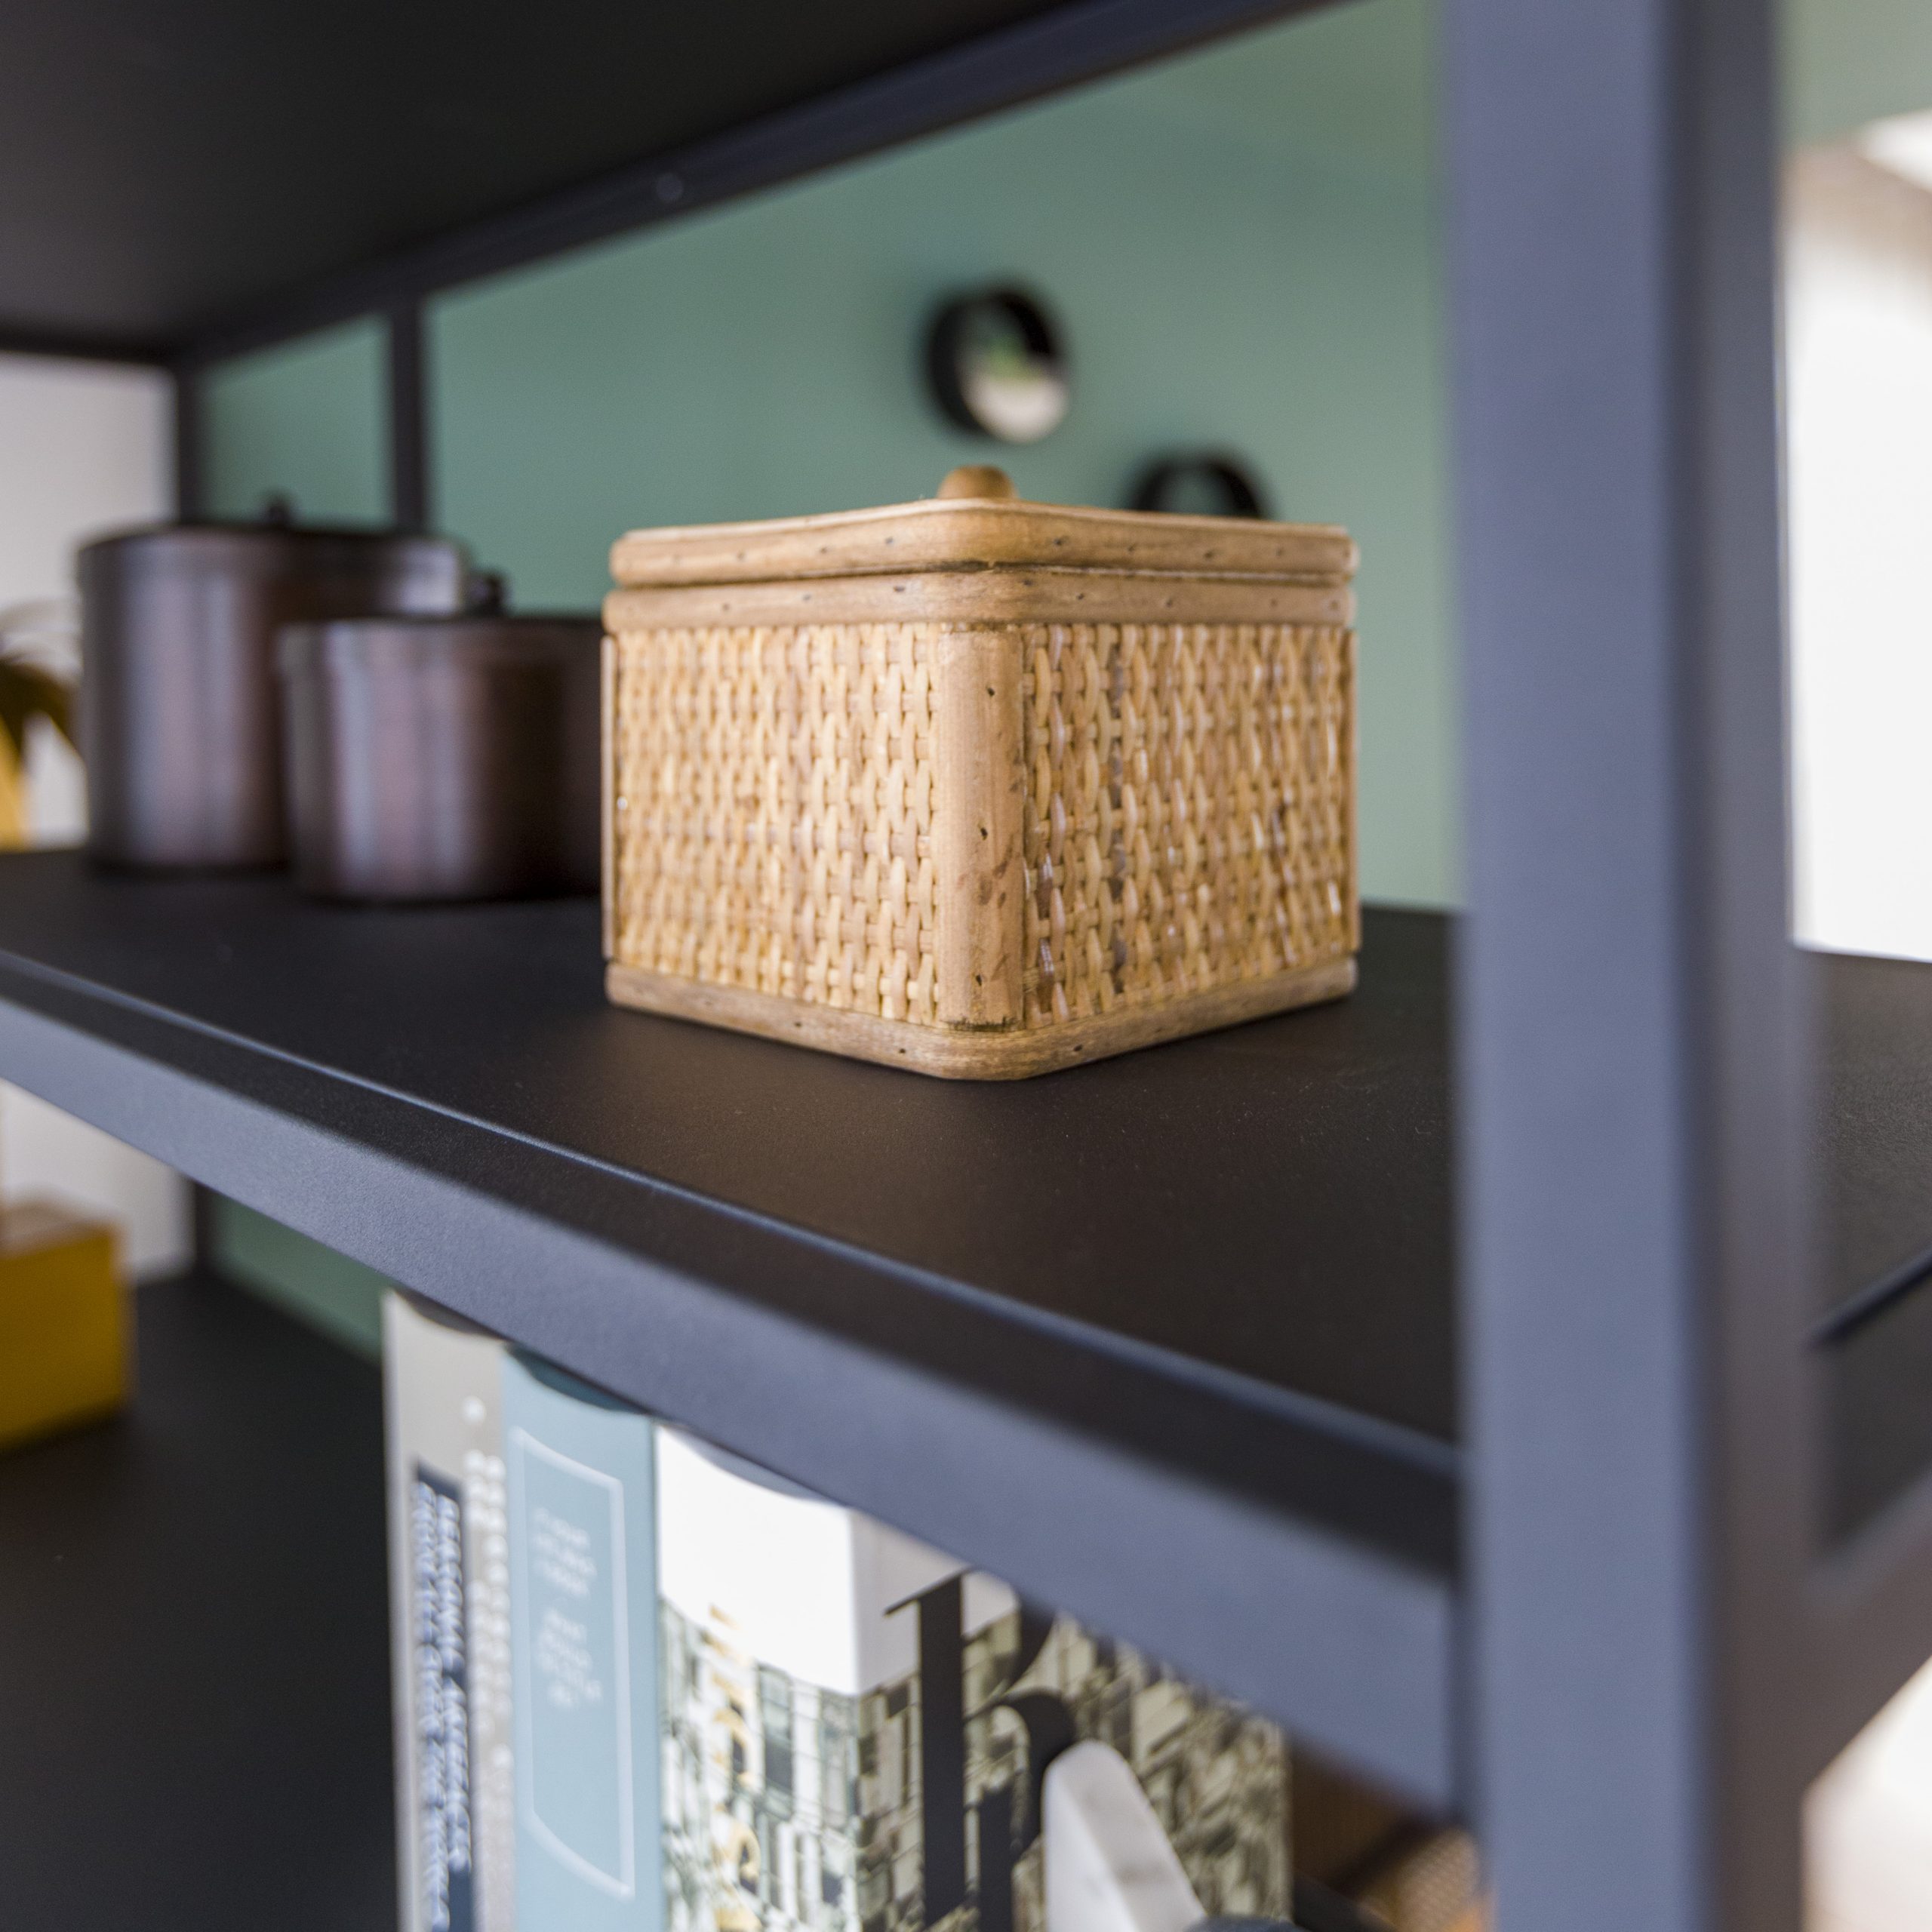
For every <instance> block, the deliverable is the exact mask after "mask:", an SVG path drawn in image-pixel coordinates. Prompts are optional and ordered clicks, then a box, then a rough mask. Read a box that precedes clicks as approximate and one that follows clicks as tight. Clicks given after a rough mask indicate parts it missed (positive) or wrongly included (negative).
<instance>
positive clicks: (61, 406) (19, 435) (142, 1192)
mask: <svg viewBox="0 0 1932 1932" xmlns="http://www.w3.org/2000/svg"><path fill="white" fill-rule="evenodd" d="M171 466H172V454H171V421H170V405H169V397H168V384H167V383H166V381H165V379H164V378H163V377H161V376H160V375H158V374H155V372H153V371H149V370H134V369H124V368H112V367H109V366H105V365H95V364H90V363H83V362H66V361H51V360H48V359H46V358H41V357H30V356H17V355H0V609H10V608H14V607H15V606H17V605H24V604H33V605H39V606H43V607H44V608H43V609H42V610H41V611H39V612H38V614H37V616H36V620H35V623H34V625H33V633H34V638H35V641H36V642H37V643H38V644H39V645H41V646H42V648H44V649H45V652H46V654H47V655H48V657H50V658H51V659H54V660H57V661H62V660H64V662H63V668H64V669H66V670H67V671H68V672H69V673H70V674H71V672H72V670H73V669H74V668H75V659H74V656H73V651H74V645H73V640H72V594H73V581H72V580H73V562H72V559H73V551H74V546H75V543H77V542H78V541H79V540H82V538H84V537H88V536H90V535H92V534H94V533H96V532H97V531H100V530H103V529H106V528H112V527H113V526H114V525H120V524H130V523H140V522H146V521H150V520H152V519H153V518H156V517H158V516H164V515H167V514H168V511H169V508H170V503H171V492H172V482H171V474H170V472H171ZM28 776H29V786H30V787H31V789H32V798H31V800H30V804H31V809H32V826H33V829H34V832H35V836H36V838H37V839H38V840H40V841H42V842H50V843H69V842H71V841H72V840H74V839H75V838H78V836H79V835H80V834H81V832H82V830H83V829H85V802H84V799H83V797H82V789H81V781H80V771H79V767H78V762H77V761H75V759H74V758H73V756H72V753H71V752H68V751H67V749H66V747H65V746H63V745H61V744H60V742H59V740H57V739H56V738H55V737H54V735H53V734H51V732H44V733H42V734H39V736H38V738H37V739H36V741H35V743H33V744H32V746H30V748H29V765H28ZM29 1194H57V1195H61V1196H63V1197H64V1198H66V1199H68V1200H70V1201H75V1202H78V1204H81V1205H82V1206H84V1207H90V1208H92V1209H94V1210H95V1211H97V1212H100V1213H103V1214H107V1215H109V1217H112V1219H114V1220H117V1221H118V1222H119V1223H121V1225H122V1228H123V1229H124V1230H125V1236H126V1241H127V1249H128V1257H129V1260H130V1263H131V1266H133V1267H134V1269H135V1271H136V1272H137V1273H142V1274H152V1273H158V1272H166V1271H167V1270H168V1269H172V1268H176V1267H179V1266H180V1265H181V1264H182V1263H183V1262H184V1261H185V1260H186V1258H187V1256H188V1254H189V1246H190V1240H189V1215H188V1199H187V1189H186V1187H185V1186H184V1185H183V1183H182V1181H181V1180H180V1177H178V1176H177V1175H175V1174H171V1172H170V1171H168V1169H167V1168H164V1167H162V1166H161V1165H160V1164H158V1162H156V1161H151V1160H149V1159H148V1158H146V1156H145V1155H140V1154H137V1153H136V1152H134V1150H133V1149H131V1148H129V1147H124V1146H122V1145H121V1144H120V1143H119V1142H118V1141H115V1140H110V1139H109V1137H107V1136H106V1134H100V1133H97V1132H96V1131H95V1130H94V1129H93V1128H90V1127H86V1126H84V1125H83V1124H82V1123H81V1122H80V1121H77V1120H74V1119H72V1118H70V1117H69V1115H65V1114H62V1113H58V1112H56V1111H55V1110H54V1109H53V1108H51V1107H50V1106H47V1105H45V1103H43V1102H42V1101H39V1100H34V1099H32V1097H29V1096H28V1095H26V1094H22V1093H20V1092H19V1091H17V1090H16V1089H14V1088H6V1087H0V1198H20V1197H22V1196H23V1195H29Z"/></svg>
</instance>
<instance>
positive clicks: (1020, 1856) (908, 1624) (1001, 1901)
mask: <svg viewBox="0 0 1932 1932" xmlns="http://www.w3.org/2000/svg"><path fill="white" fill-rule="evenodd" d="M657 1508H658V1580H659V1593H660V1619H661V1643H662V1666H661V1667H662V1672H663V1678H662V1688H661V1694H662V1697H663V1713H662V1726H663V1750H664V1759H663V1814H664V1816H663V1860H664V1884H665V1925H664V1932H808V1928H809V1932H920V1929H921V1928H930V1932H938V1929H939V1928H942V1927H943V1928H944V1932H1045V1917H1046V1915H1045V1901H1044V1882H1043V1872H1042V1863H1043V1861H1042V1857H1041V1829H1042V1817H1041V1814H1042V1809H1043V1807H1042V1803H1041V1783H1042V1780H1043V1778H1044V1774H1045V1771H1046V1769H1047V1767H1048V1765H1049V1764H1051V1763H1052V1761H1054V1759H1055V1758H1057V1756H1059V1755H1060V1754H1061V1753H1062V1752H1064V1751H1066V1749H1069V1747H1070V1746H1072V1745H1074V1744H1075V1743H1078V1742H1079V1741H1081V1740H1087V1739H1093V1740H1098V1741H1099V1742H1100V1743H1105V1744H1107V1745H1110V1746H1112V1748H1113V1749H1115V1751H1116V1752H1118V1753H1119V1755H1120V1756H1121V1758H1122V1759H1123V1760H1124V1761H1125V1763H1126V1764H1127V1765H1128V1766H1129V1767H1131V1770H1132V1772H1133V1774H1134V1777H1135V1778H1136V1780H1137V1781H1138V1783H1139V1784H1140V1787H1141V1789H1142V1790H1143V1792H1145V1794H1146V1798H1147V1801H1148V1803H1149V1805H1150V1807H1152V1811H1153V1814H1154V1815H1155V1817H1156V1818H1157V1819H1158V1821H1159V1823H1160V1826H1161V1829H1162V1830H1163V1831H1164V1832H1165V1834H1166V1835H1167V1836H1168V1838H1169V1839H1170V1840H1171V1842H1172V1844H1173V1845H1174V1851H1175V1854H1176V1855H1177V1857H1178V1860H1179V1861H1180V1866H1181V1868H1182V1869H1183V1872H1184V1873H1185V1875H1186V1881H1187V1883H1188V1884H1189V1885H1190V1886H1191V1887H1192V1890H1193V1891H1194V1893H1195V1895H1196V1896H1197V1897H1198V1898H1199V1900H1200V1901H1201V1906H1202V1908H1203V1909H1204V1911H1205V1912H1207V1913H1209V1914H1212V1915H1222V1916H1230V1917H1232V1916H1243V1917H1262V1918H1286V1917H1287V1915H1288V1912H1289V1906H1290V1901H1291V1875H1290V1863H1289V1844H1288V1832H1289V1798H1288V1765H1287V1749H1286V1746H1285V1743H1284V1740H1283V1738H1282V1737H1281V1733H1280V1732H1279V1731H1278V1730H1276V1729H1275V1727H1274V1726H1273V1725H1272V1724H1269V1723H1267V1722H1266V1721H1264V1720H1263V1719H1261V1718H1258V1717H1256V1716H1254V1715H1252V1714H1251V1713H1249V1712H1244V1711H1243V1710H1241V1709H1238V1708H1236V1707H1235V1706H1231V1705H1229V1704H1227V1703H1224V1702H1223V1701H1221V1700H1218V1699H1217V1698H1215V1697H1211V1696H1210V1695H1208V1694H1206V1693H1204V1692H1203V1691H1201V1690H1198V1689H1196V1688H1195V1687H1192V1686H1191V1685H1189V1684H1187V1683H1186V1682H1185V1681H1183V1680H1182V1679H1180V1678H1177V1677H1176V1676H1175V1675H1174V1674H1173V1673H1172V1672H1170V1671H1168V1670H1166V1669H1164V1668H1163V1667H1162V1666H1160V1665H1159V1664H1158V1663H1155V1662H1154V1661H1153V1660H1151V1659H1149V1658H1147V1657H1143V1655H1141V1654H1140V1653H1139V1652H1137V1651H1134V1650H1133V1649H1131V1648H1130V1647H1128V1646H1127V1645H1125V1644H1117V1643H1114V1642H1112V1641H1109V1640H1108V1639H1107V1638H1104V1637H1103V1636H1100V1635H1097V1633H1095V1632H1092V1631H1090V1630H1088V1629H1085V1628H1084V1627H1083V1626H1081V1625H1080V1624H1079V1623H1076V1622H1075V1620H1073V1619H1072V1618H1070V1617H1064V1616H1060V1615H1057V1614H1055V1613H1054V1612H1053V1611H1051V1610H1048V1609H1045V1608H1043V1607H1040V1606H1038V1605H1035V1604H1029V1603H1026V1602H1024V1601H1022V1600H1020V1598H1018V1597H1017V1596H1016V1595H1015V1594H1014V1592H1013V1591H1012V1590H1011V1589H1008V1587H1007V1586H1005V1585H1004V1584H1003V1583H1000V1582H999V1581H998V1580H996V1579H994V1578H992V1577H988V1576H986V1575H985V1574H983V1573H981V1572H979V1571H974V1570H971V1569H970V1568H969V1567H968V1566H966V1565H964V1564H961V1563H959V1562H958V1561H955V1560H954V1559H952V1558H949V1557H947V1556H946V1555H943V1554H942V1553H940V1552H938V1551H937V1550H934V1549H931V1548H929V1547H928V1546H926V1545H924V1544H923V1543H919V1542H918V1541H916V1540H914V1539H913V1538H912V1537H907V1536H904V1535H903V1534H900V1533H899V1532H898V1531H895V1530H893V1529H891V1528H889V1527H887V1526H886V1525H885V1524H882V1523H880V1522H878V1521H875V1519H873V1518H870V1517H868V1516H866V1515H863V1514H862V1513H861V1512H858V1511H856V1510H851V1509H844V1508H841V1507H840V1506H838V1505H836V1504H835V1503H829V1502H827V1501H826V1500H823V1499H822V1498H820V1497H815V1496H813V1495H811V1494H809V1493H808V1492H806V1491H801V1490H798V1489H797V1488H795V1487H793V1486H792V1485H790V1484H786V1483H784V1482H783V1481H780V1480H779V1479H778V1478H775V1477H774V1476H772V1475H770V1474H769V1473H768V1472H764V1471H761V1470H759V1469H755V1468H754V1467H753V1466H751V1465H749V1464H746V1463H742V1462H740V1461H739V1460H737V1459H736V1458H734V1457H730V1456H728V1455H726V1454H724V1453H723V1452H721V1451H718V1450H715V1449H713V1448H711V1447H708V1446H707V1445H705V1444H701V1443H700V1442H698V1441H696V1440H695V1439H694V1438H691V1437H690V1436H688V1435H682V1434H681V1433H679V1432H676V1431H674V1430H672V1429H668V1428H660V1430H659V1432H658V1443H657Z"/></svg>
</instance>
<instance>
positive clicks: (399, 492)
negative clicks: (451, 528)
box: [387, 300, 432, 530]
mask: <svg viewBox="0 0 1932 1932" xmlns="http://www.w3.org/2000/svg"><path fill="white" fill-rule="evenodd" d="M387 321H388V337H389V514H390V515H391V517H392V518H393V519H394V521H395V523H396V524H397V525H398V527H399V528H402V529H404V530H427V529H428V528H429V527H430V512H431V509H432V504H431V502H430V492H429V388H428V376H427V368H426V333H425V330H424V328H423V304H422V303H421V302H420V301H418V300H406V301H401V302H398V303H396V304H395V306H393V307H392V308H391V309H389V313H388V318H387Z"/></svg>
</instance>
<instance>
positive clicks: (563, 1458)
mask: <svg viewBox="0 0 1932 1932" xmlns="http://www.w3.org/2000/svg"><path fill="white" fill-rule="evenodd" d="M654 1433H655V1431H654V1427H653V1425H652V1423H651V1420H650V1419H649V1418H648V1417H645V1416H643V1415H640V1414H638V1412H637V1411H635V1409H632V1408H629V1407H626V1406H625V1405H623V1404H620V1403H617V1402H614V1401H611V1400H610V1399H609V1398H607V1397H605V1396H603V1395H599V1394H598V1393H597V1392H595V1391H594V1390H592V1389H588V1388H586V1387H585V1386H584V1385H583V1384H582V1383H578V1382H575V1381H574V1380H571V1378H570V1377H567V1376H565V1375H563V1374H560V1373H559V1372H558V1371H556V1370H554V1369H552V1368H549V1367H546V1366H545V1365H543V1364H540V1363H537V1362H535V1361H531V1360H530V1359H528V1358H526V1357H525V1356H523V1355H512V1357H511V1358H510V1359H509V1361H507V1362H506V1364H505V1365H504V1369H503V1439H504V1444H505V1448H506V1457H507V1460H508V1463H509V1520H510V1583H511V1592H510V1594H511V1611H510V1632H511V1654H512V1664H513V1669H514V1678H515V1706H516V1903H517V1920H516V1922H517V1924H518V1927H519V1928H520V1932H657V1927H658V1926H659V1924H660V1921H661V1918H662V1913H663V1882H662V1881H661V1879H660V1876H659V1866H658V1838H659V1817H658V1805H657V1548H656V1533H655V1530H654V1493H655V1486H656V1479H655V1475H654V1469H653V1438H654Z"/></svg>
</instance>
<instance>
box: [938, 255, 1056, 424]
mask: <svg viewBox="0 0 1932 1932" xmlns="http://www.w3.org/2000/svg"><path fill="white" fill-rule="evenodd" d="M926 377H927V380H928V383H930V384H931V389H932V392H933V399H934V401H936V402H937V404H938V405H939V406H940V408H941V409H942V410H943V411H945V413H946V417H947V420H949V421H951V422H953V423H957V424H958V426H959V427H960V428H961V429H970V430H971V431H972V432H974V434H975V435H981V436H991V437H992V438H994V439H995V441H999V442H1002V443H1037V442H1038V441H1039V440H1040V438H1041V437H1042V436H1046V435H1051V434H1052V433H1053V432H1054V430H1056V429H1058V428H1059V427H1060V424H1061V423H1062V422H1063V420H1065V418H1066V411H1067V405H1068V404H1069V402H1070V401H1072V393H1073V392H1072V383H1071V382H1070V380H1069V376H1068V371H1067V358H1066V349H1065V347H1064V346H1063V343H1062V341H1061V337H1060V329H1059V328H1058V326H1057V324H1056V323H1055V322H1054V319H1053V318H1052V317H1051V315H1049V314H1048V312H1047V310H1046V309H1045V308H1044V306H1041V303H1040V302H1039V301H1038V300H1037V299H1036V298H1035V297H1033V296H1031V295H1029V294H1026V291H1024V290H1023V289H1018V288H989V289H982V290H980V291H977V293H975V294H971V295H961V296H956V297H954V298H953V299H952V300H951V301H949V302H947V303H945V304H944V305H943V306H942V307H941V308H940V309H939V311H938V312H937V314H935V315H934V317H933V319H932V322H931V326H930V327H929V328H928V330H927V331H926Z"/></svg>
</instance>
